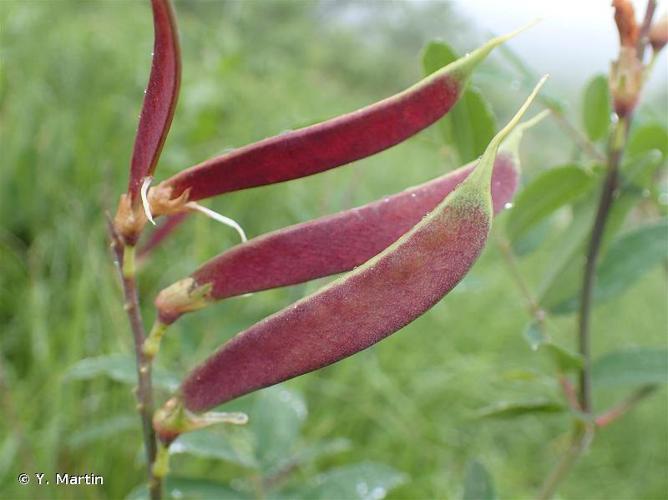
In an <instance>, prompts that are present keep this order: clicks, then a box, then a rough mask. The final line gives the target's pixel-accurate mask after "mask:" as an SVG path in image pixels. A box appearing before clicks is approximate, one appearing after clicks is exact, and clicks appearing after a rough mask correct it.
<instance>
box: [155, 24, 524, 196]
mask: <svg viewBox="0 0 668 500" xmlns="http://www.w3.org/2000/svg"><path fill="white" fill-rule="evenodd" d="M519 31H521V30H518V31H516V32H514V33H511V34H509V35H506V36H501V37H498V38H494V39H492V40H490V41H489V42H487V43H486V44H485V45H483V46H482V47H480V48H478V49H477V50H475V51H473V52H472V53H470V54H468V55H467V56H465V57H462V58H461V59H458V60H457V61H454V62H453V63H451V64H449V65H448V66H446V67H444V68H442V69H441V70H439V71H437V72H436V73H433V74H432V75H430V76H428V77H426V78H425V79H423V80H422V81H420V82H419V83H417V84H415V85H414V86H412V87H410V88H409V89H407V90H405V91H403V92H401V93H399V94H397V95H395V96H392V97H389V98H387V99H384V100H382V101H379V102H377V103H375V104H372V105H370V106H367V107H365V108H362V109H360V110H357V111H354V112H352V113H348V114H346V115H342V116H339V117H336V118H333V119H331V120H328V121H325V122H322V123H319V124H316V125H312V126H310V127H306V128H302V129H299V130H295V131H293V132H289V133H285V134H281V135H278V136H276V137H272V138H269V139H265V140H263V141H260V142H257V143H255V144H251V145H248V146H244V147H242V148H239V149H237V150H234V151H232V152H230V153H227V154H224V155H222V156H218V157H216V158H212V159H210V160H207V161H205V162H203V163H200V164H199V165H195V166H193V167H191V168H189V169H186V170H184V171H182V172H180V173H178V174H177V175H175V176H173V177H171V178H170V179H167V180H166V181H164V182H163V183H161V187H164V188H165V189H171V190H172V192H171V196H172V197H176V196H179V195H180V194H181V193H183V192H184V191H186V190H187V189H189V190H190V194H189V200H191V201H196V200H200V199H203V198H209V197H211V196H215V195H218V194H222V193H227V192H230V191H237V190H240V189H246V188H250V187H254V186H262V185H266V184H273V183H277V182H283V181H287V180H290V179H297V178H299V177H305V176H308V175H313V174H316V173H318V172H323V171H325V170H328V169H331V168H334V167H338V166H340V165H345V164H347V163H350V162H353V161H355V160H359V159H361V158H365V157H367V156H371V155H373V154H375V153H378V152H380V151H383V150H384V149H387V148H389V147H391V146H394V145H396V144H398V143H400V142H402V141H404V140H406V139H407V138H409V137H411V136H412V135H414V134H416V133H417V132H419V131H420V130H422V129H424V128H426V127H428V126H429V125H431V124H432V123H434V122H435V121H437V120H438V119H439V118H441V117H442V116H443V115H445V114H446V113H447V112H448V111H449V110H450V108H451V107H452V106H453V105H454V104H455V102H456V101H457V98H458V97H459V95H460V93H461V90H462V88H463V86H464V85H465V83H466V81H467V80H468V78H469V76H470V75H471V73H472V72H473V70H474V69H475V67H476V66H477V65H478V64H479V63H481V62H482V61H483V60H484V59H485V58H486V57H487V55H488V54H489V53H490V52H491V51H492V50H493V49H494V48H495V47H497V46H498V45H500V44H502V43H503V42H505V41H506V40H508V39H509V38H511V37H513V36H514V35H516V34H517V33H519Z"/></svg>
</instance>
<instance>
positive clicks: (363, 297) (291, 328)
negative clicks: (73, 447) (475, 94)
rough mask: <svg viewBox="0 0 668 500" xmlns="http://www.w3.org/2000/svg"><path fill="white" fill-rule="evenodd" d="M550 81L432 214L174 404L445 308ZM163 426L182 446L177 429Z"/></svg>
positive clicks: (241, 344)
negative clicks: (506, 149)
mask: <svg viewBox="0 0 668 500" xmlns="http://www.w3.org/2000/svg"><path fill="white" fill-rule="evenodd" d="M546 78H547V77H544V78H543V79H542V80H541V81H540V82H539V84H538V85H537V86H536V88H535V89H534V91H533V92H532V93H531V95H530V96H529V98H528V99H527V101H526V102H525V103H524V104H523V105H522V107H521V108H520V110H519V111H518V113H517V114H516V115H515V116H514V117H513V119H512V120H511V121H510V122H509V123H508V125H506V126H505V127H504V128H503V130H501V131H500V132H499V133H498V134H497V135H496V136H495V137H494V138H493V139H492V141H491V142H490V144H489V146H488V147H487V149H486V151H485V153H484V154H483V156H482V157H481V159H480V161H479V162H478V165H477V166H476V168H475V170H474V171H473V172H472V173H471V174H470V175H469V176H468V178H467V179H466V181H464V182H462V183H461V184H460V185H459V186H458V188H457V189H455V190H454V191H452V192H451V193H450V194H449V195H448V196H447V197H446V198H445V199H444V200H443V201H442V202H441V203H440V204H439V205H438V206H437V207H436V208H435V210H434V211H433V212H431V213H430V214H429V215H428V216H427V217H425V218H424V219H423V220H422V221H421V222H420V223H418V224H417V225H416V226H415V227H413V228H412V229H411V230H410V231H409V232H407V233H406V234H405V235H403V236H402V237H401V238H399V240H397V241H396V242H395V243H394V244H393V245H391V246H390V247H388V248H387V249H385V250H384V251H383V252H381V253H380V254H378V255H376V256H375V257H373V258H371V259H370V260H369V261H368V262H366V263H365V264H364V265H362V266H360V267H359V268H357V269H356V270H354V271H352V272H350V273H348V274H347V275H345V276H343V277H341V278H339V279H337V280H335V281H334V282H332V283H331V284H329V285H328V286H325V287H324V288H322V289H320V290H319V291H317V292H315V293H314V294H312V295H310V296H308V297H306V298H304V299H302V300H300V301H298V302H296V303H295V304H294V305H292V306H290V307H288V308H286V309H284V310H282V311H280V312H278V313H276V314H273V315H272V316H269V317H268V318H266V319H264V320H263V321H261V322H259V323H257V324H256V325H254V326H252V327H251V328H249V329H248V330H246V331H244V332H242V333H239V334H238V335H236V336H235V337H234V338H232V339H231V340H230V341H228V342H227V343H225V344H224V345H223V346H222V347H221V348H220V349H219V350H218V351H216V352H215V353H214V354H213V355H212V356H210V357H209V358H208V359H207V360H206V361H205V362H204V363H202V364H200V365H199V366H197V367H196V368H195V369H194V370H192V371H191V372H190V373H189V374H188V376H187V377H186V379H185V380H184V381H183V383H182V385H181V387H180V389H179V391H178V394H177V395H176V396H175V398H172V399H171V400H170V402H169V403H168V404H171V405H175V404H176V405H177V406H178V407H180V408H182V409H183V410H184V411H188V412H203V411H206V410H208V409H210V408H213V407H214V406H217V405H219V404H221V403H224V402H226V401H230V400H232V399H234V398H236V397H239V396H241V395H244V394H247V393H249V392H252V391H255V390H257V389H261V388H263V387H267V386H270V385H273V384H277V383H279V382H282V381H284V380H287V379H290V378H293V377H296V376H299V375H302V374H304V373H308V372H311V371H314V370H317V369H319V368H322V367H324V366H327V365H330V364H332V363H335V362H336V361H339V360H341V359H343V358H345V357H348V356H350V355H352V354H354V353H356V352H359V351H361V350H363V349H366V348H368V347H370V346H371V345H373V344H375V343H377V342H379V341H380V340H382V339H384V338H385V337H387V336H388V335H390V334H392V333H394V332H396V331H397V330H399V329H401V328H402V327H403V326H405V325H407V324H408V323H410V322H412V321H413V320H415V319H416V318H417V317H419V316H420V315H422V314H423V313H425V312H426V311H427V310H428V309H430V308H431V307H432V306H433V305H434V304H436V303H437V302H438V301H439V300H441V298H443V296H445V295H446V294H447V293H448V292H449V291H450V290H452V288H454V286H455V285H456V284H457V283H458V282H459V281H460V280H461V279H462V278H463V277H464V276H465V275H466V273H467V272H468V271H469V269H470V268H471V266H472V265H473V264H474V263H475V261H476V259H477V258H478V256H479V255H480V253H481V251H482V249H483V248H484V246H485V243H486V241H487V237H488V234H489V231H490V228H491V221H492V214H493V208H492V199H491V194H490V192H491V189H490V183H491V178H492V171H493V165H494V158H495V156H496V153H497V150H498V148H499V145H500V143H501V142H502V140H503V139H504V138H505V137H506V136H507V135H508V134H509V133H510V131H511V130H512V129H513V128H514V127H515V126H516V125H517V124H518V122H519V120H520V119H521V117H522V115H523V114H524V112H525V111H526V110H527V108H528V107H529V105H530V104H531V102H532V100H533V99H534V97H535V96H536V94H537V93H538V91H539V89H540V87H541V86H542V85H543V83H544V81H545V79H546ZM154 424H155V425H156V428H157V429H158V433H159V435H161V436H162V435H163V433H164V435H165V436H166V435H167V434H169V433H171V436H172V438H173V434H174V429H169V428H166V427H164V426H162V425H161V422H154ZM170 439H171V438H170Z"/></svg>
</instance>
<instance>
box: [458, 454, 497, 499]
mask: <svg viewBox="0 0 668 500" xmlns="http://www.w3.org/2000/svg"><path fill="white" fill-rule="evenodd" d="M496 498H497V496H496V492H495V491H494V480H493V479H492V476H491V475H490V474H489V472H488V471H487V469H486V468H485V466H484V465H483V464H481V463H480V462H478V461H477V460H474V461H472V462H471V463H469V466H468V468H467V470H466V479H465V481H464V494H463V495H462V500H496Z"/></svg>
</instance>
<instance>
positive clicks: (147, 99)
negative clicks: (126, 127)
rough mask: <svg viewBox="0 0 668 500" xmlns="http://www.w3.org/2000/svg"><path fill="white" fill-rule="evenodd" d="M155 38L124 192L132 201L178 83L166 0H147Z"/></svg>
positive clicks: (155, 151) (151, 163)
mask: <svg viewBox="0 0 668 500" xmlns="http://www.w3.org/2000/svg"><path fill="white" fill-rule="evenodd" d="M151 6H152V8H153V27H154V31H155V42H154V45H153V62H152V65H151V75H150V76H149V80H148V85H147V87H146V91H145V94H146V95H145V96H144V104H143V106H142V110H141V115H140V117H139V126H138V127H137V135H136V138H135V145H134V150H133V151H132V161H131V163H130V180H129V183H128V193H129V195H130V198H131V199H132V203H133V205H134V204H136V202H137V200H138V197H139V190H140V188H141V184H142V182H143V179H144V178H145V177H149V176H151V175H152V174H153V171H154V170H155V166H156V164H157V163H158V158H159V157H160V152H161V151H162V146H163V144H164V142H165V139H166V137H167V132H169V127H170V125H171V123H172V117H173V116H174V109H175V108H176V100H177V97H178V93H179V85H180V83H181V55H180V49H179V39H178V32H177V28H176V20H175V17H174V12H173V11H172V7H171V5H170V3H169V0H151Z"/></svg>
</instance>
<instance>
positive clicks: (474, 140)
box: [422, 42, 496, 163]
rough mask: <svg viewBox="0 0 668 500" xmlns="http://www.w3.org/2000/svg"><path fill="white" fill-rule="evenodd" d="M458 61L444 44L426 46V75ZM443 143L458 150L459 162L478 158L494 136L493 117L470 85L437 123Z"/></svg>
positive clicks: (490, 110)
mask: <svg viewBox="0 0 668 500" xmlns="http://www.w3.org/2000/svg"><path fill="white" fill-rule="evenodd" d="M455 59H457V54H456V53H455V52H454V51H453V50H452V48H451V47H450V46H448V45H447V44H445V43H443V42H431V43H429V44H428V45H427V46H426V47H425V50H424V52H423V55H422V65H423V68H424V73H425V75H429V74H431V73H433V72H434V71H437V70H438V69H440V68H442V67H443V66H446V65H447V64H449V63H451V62H452V61H454V60H455ZM439 127H440V129H441V131H442V133H443V137H444V139H445V141H446V143H448V144H451V145H452V146H454V148H455V149H456V150H457V153H458V155H459V159H460V161H461V163H467V162H469V161H471V160H475V159H476V158H478V157H479V156H480V155H481V154H482V153H483V152H484V151H485V148H486V147H487V145H488V144H489V141H490V140H491V139H492V137H494V132H495V130H496V118H495V117H494V113H493V112H492V109H491V106H490V105H489V103H488V102H487V100H486V99H485V98H484V97H483V96H482V94H481V93H480V92H478V91H477V90H476V89H474V88H472V87H471V86H470V85H469V86H468V87H467V88H466V90H465V91H464V93H463V94H462V96H461V97H460V98H459V101H458V102H457V104H455V105H454V106H453V108H452V109H451V110H450V112H449V113H448V114H447V115H446V116H445V117H444V118H442V119H441V120H440V121H439Z"/></svg>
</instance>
